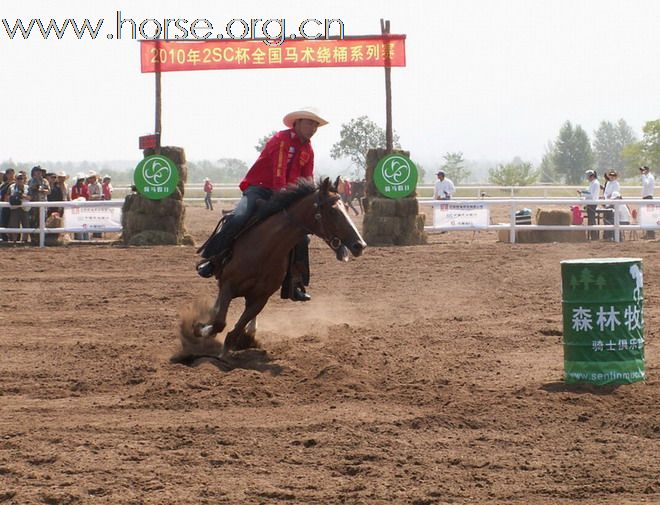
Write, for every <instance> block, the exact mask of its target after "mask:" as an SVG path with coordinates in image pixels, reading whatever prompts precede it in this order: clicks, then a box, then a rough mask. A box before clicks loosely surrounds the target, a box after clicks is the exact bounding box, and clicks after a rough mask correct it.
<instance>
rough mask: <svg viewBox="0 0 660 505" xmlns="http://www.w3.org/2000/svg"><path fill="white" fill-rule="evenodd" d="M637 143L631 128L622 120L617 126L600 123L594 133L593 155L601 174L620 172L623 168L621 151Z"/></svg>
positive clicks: (604, 122)
mask: <svg viewBox="0 0 660 505" xmlns="http://www.w3.org/2000/svg"><path fill="white" fill-rule="evenodd" d="M635 142H637V139H636V138H635V134H634V133H633V130H632V128H630V126H628V123H626V122H625V121H624V120H623V119H619V121H618V122H617V124H612V123H610V122H609V121H602V122H601V123H600V126H599V127H598V129H597V130H596V131H595V132H594V142H593V144H594V145H593V147H594V154H595V157H596V166H597V167H598V168H599V169H600V170H601V171H603V172H607V171H610V170H617V171H622V170H623V168H624V160H623V150H624V149H625V148H626V146H628V145H630V144H633V143H635Z"/></svg>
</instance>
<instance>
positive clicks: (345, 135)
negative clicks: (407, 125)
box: [330, 116, 401, 179]
mask: <svg viewBox="0 0 660 505" xmlns="http://www.w3.org/2000/svg"><path fill="white" fill-rule="evenodd" d="M339 135H340V140H339V142H336V143H335V144H334V145H333V146H332V148H331V150H330V156H331V157H332V159H334V160H338V159H339V158H348V159H350V160H351V162H352V163H353V174H352V175H353V177H354V178H355V179H362V178H363V177H364V173H365V170H366V164H367V151H368V150H369V149H375V148H378V147H382V148H384V147H385V130H384V129H383V128H381V127H380V126H378V125H377V124H376V123H374V122H373V121H371V120H370V119H369V117H368V116H360V117H358V118H355V119H351V121H350V122H348V123H344V124H342V125H341V131H340V133H339ZM393 144H394V147H395V148H398V149H400V148H401V146H400V145H399V136H398V135H397V134H396V132H393Z"/></svg>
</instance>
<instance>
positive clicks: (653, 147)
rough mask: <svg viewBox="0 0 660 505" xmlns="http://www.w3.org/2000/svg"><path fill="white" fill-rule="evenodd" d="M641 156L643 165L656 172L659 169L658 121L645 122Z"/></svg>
mask: <svg viewBox="0 0 660 505" xmlns="http://www.w3.org/2000/svg"><path fill="white" fill-rule="evenodd" d="M642 132H643V133H644V136H643V137H642V156H643V158H644V161H645V165H648V166H650V167H652V168H655V169H656V170H657V169H658V167H660V119H656V120H655V121H647V123H646V124H645V125H644V128H642Z"/></svg>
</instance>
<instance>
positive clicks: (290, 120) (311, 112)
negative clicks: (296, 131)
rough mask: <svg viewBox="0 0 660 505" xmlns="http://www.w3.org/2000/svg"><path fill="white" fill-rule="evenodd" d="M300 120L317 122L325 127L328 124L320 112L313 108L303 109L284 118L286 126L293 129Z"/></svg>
mask: <svg viewBox="0 0 660 505" xmlns="http://www.w3.org/2000/svg"><path fill="white" fill-rule="evenodd" d="M298 119H311V120H312V121H316V122H317V123H318V124H319V126H325V125H327V124H328V122H327V121H326V120H325V119H323V118H322V117H321V116H319V114H318V111H317V110H316V109H315V108H313V107H303V108H302V109H299V110H295V111H293V112H289V113H288V114H287V115H286V116H284V119H282V121H283V122H284V126H286V127H287V128H293V124H294V123H295V122H296V121H297V120H298Z"/></svg>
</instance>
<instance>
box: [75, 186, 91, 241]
mask: <svg viewBox="0 0 660 505" xmlns="http://www.w3.org/2000/svg"><path fill="white" fill-rule="evenodd" d="M71 200H89V191H88V189H87V184H86V183H85V174H78V175H77V176H76V183H75V184H74V185H73V187H72V188H71ZM73 238H74V239H76V240H89V233H87V232H83V233H74V234H73Z"/></svg>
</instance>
